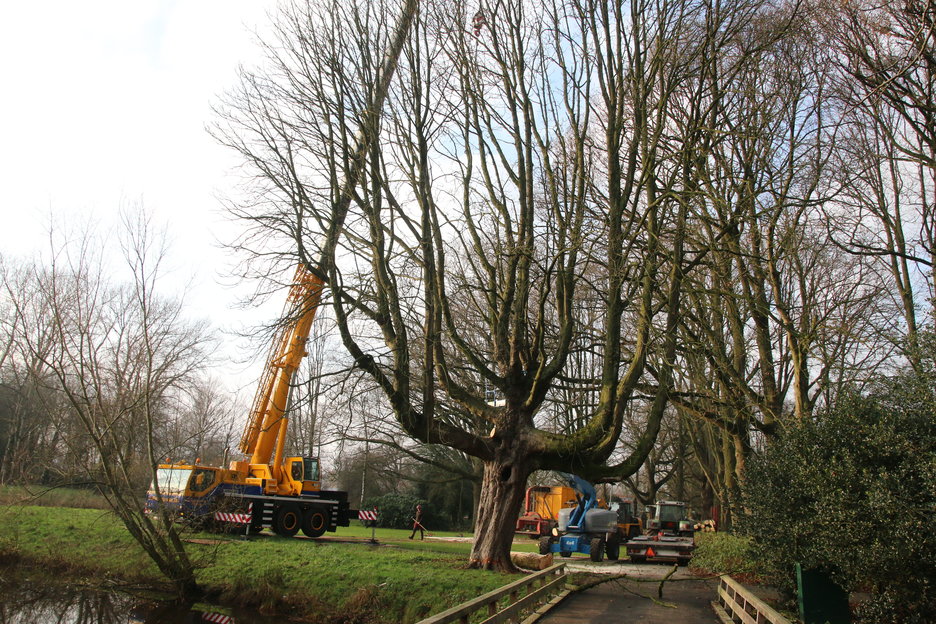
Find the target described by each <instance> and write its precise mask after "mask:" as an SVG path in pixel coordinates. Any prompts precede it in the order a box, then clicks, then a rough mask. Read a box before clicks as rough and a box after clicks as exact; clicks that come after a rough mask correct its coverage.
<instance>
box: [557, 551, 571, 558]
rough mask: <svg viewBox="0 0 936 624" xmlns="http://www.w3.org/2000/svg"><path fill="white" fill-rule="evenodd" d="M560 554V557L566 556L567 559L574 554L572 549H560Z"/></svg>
mask: <svg viewBox="0 0 936 624" xmlns="http://www.w3.org/2000/svg"><path fill="white" fill-rule="evenodd" d="M559 556H560V557H565V558H566V559H568V558H569V557H571V556H572V551H571V550H560V551H559Z"/></svg>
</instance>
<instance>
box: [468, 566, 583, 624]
mask: <svg viewBox="0 0 936 624" xmlns="http://www.w3.org/2000/svg"><path fill="white" fill-rule="evenodd" d="M565 582H566V577H565V576H564V575H563V576H560V577H557V578H556V579H555V580H553V581H552V582H550V583H547V584H546V585H543V586H542V587H540V588H539V589H537V590H535V591H532V592H530V593H529V594H527V595H526V596H524V597H523V598H521V599H520V600H518V601H516V602H514V603H513V604H511V605H508V606H507V607H505V608H504V610H503V611H501V612H500V613H497V614H495V615H493V616H491V617H489V618H488V619H486V620H484V621H483V622H482V623H481V624H500V623H501V622H507V621H508V620H510V619H511V618H515V617H516V618H518V619H519V616H520V612H521V611H523V610H524V609H529V608H530V607H531V606H532V605H535V604H539V603H540V602H544V600H545V598H546V597H547V596H549V594H550V593H551V592H552V591H554V590H556V589H559V588H560V587H561V586H562V585H564V584H565Z"/></svg>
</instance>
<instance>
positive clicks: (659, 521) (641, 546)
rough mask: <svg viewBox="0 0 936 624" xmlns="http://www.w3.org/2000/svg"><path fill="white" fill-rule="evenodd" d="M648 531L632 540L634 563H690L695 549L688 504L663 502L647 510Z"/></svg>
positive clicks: (629, 548)
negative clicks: (665, 560)
mask: <svg viewBox="0 0 936 624" xmlns="http://www.w3.org/2000/svg"><path fill="white" fill-rule="evenodd" d="M646 514H647V520H646V523H645V526H646V533H645V534H644V535H639V536H637V537H634V538H632V539H630V540H628V542H627V544H626V548H627V556H628V557H629V558H630V560H631V563H644V562H645V561H656V560H662V559H670V560H674V561H676V563H678V564H679V565H686V564H688V563H689V560H690V559H692V552H693V551H694V550H695V538H694V530H693V522H692V521H691V520H689V516H688V513H687V510H686V503H683V502H678V501H662V502H659V503H657V504H656V505H648V506H647V509H646Z"/></svg>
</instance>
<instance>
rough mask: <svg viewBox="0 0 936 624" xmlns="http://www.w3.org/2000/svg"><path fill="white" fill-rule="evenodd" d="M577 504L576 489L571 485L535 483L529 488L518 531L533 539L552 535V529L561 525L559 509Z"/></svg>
mask: <svg viewBox="0 0 936 624" xmlns="http://www.w3.org/2000/svg"><path fill="white" fill-rule="evenodd" d="M575 505H576V501H575V490H574V489H572V488H570V487H566V486H555V487H547V486H543V485H535V486H533V487H531V488H527V491H526V498H525V499H524V505H523V515H521V516H520V517H519V518H518V519H517V527H516V532H517V533H519V534H521V535H529V536H530V537H531V538H533V539H539V538H540V537H544V536H547V535H552V530H553V529H554V528H556V527H558V526H559V510H560V509H565V508H567V507H575Z"/></svg>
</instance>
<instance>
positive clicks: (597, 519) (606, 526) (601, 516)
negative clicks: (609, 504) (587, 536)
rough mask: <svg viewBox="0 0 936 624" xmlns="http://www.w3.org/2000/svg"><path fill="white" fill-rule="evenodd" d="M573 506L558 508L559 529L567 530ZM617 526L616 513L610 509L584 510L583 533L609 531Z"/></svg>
mask: <svg viewBox="0 0 936 624" xmlns="http://www.w3.org/2000/svg"><path fill="white" fill-rule="evenodd" d="M573 511H575V508H574V507H566V508H565V509H560V510H559V530H560V531H562V532H566V531H568V530H569V516H571V515H572V512H573ZM616 527H617V514H616V513H615V512H613V511H611V510H610V509H589V510H588V511H587V512H585V533H610V532H611V531H614V530H615V529H616Z"/></svg>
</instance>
